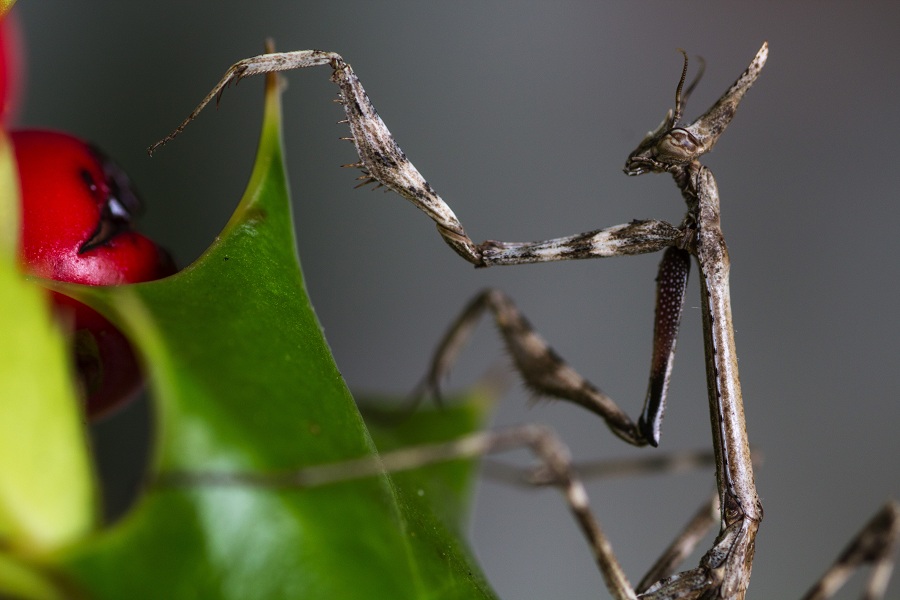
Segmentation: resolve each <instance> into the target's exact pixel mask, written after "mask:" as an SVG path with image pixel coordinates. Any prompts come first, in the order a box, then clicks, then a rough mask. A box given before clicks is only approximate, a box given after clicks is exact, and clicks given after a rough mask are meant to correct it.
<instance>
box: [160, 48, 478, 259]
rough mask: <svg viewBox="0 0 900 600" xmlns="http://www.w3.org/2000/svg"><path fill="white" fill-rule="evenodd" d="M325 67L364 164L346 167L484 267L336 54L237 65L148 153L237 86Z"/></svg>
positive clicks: (298, 54)
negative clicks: (403, 202) (413, 210)
mask: <svg viewBox="0 0 900 600" xmlns="http://www.w3.org/2000/svg"><path fill="white" fill-rule="evenodd" d="M323 65H329V66H331V68H332V69H333V74H332V76H331V81H333V82H334V83H336V84H337V85H338V87H339V88H340V90H341V93H340V102H341V104H342V105H343V107H344V112H345V114H346V115H347V120H346V122H347V123H348V124H349V125H350V131H351V133H352V134H353V135H352V137H350V138H347V139H350V140H352V141H353V143H354V144H355V145H356V151H357V154H358V155H359V162H358V163H354V164H352V165H346V166H353V167H358V168H360V169H361V170H362V171H363V177H362V178H361V179H362V180H363V184H365V183H369V182H373V183H374V182H377V183H379V184H381V185H383V186H385V187H386V188H388V189H390V190H392V191H394V192H396V193H398V194H400V195H401V196H403V197H404V198H406V199H407V200H409V201H410V202H412V203H413V204H414V205H415V206H417V207H418V208H419V209H421V210H422V211H423V212H424V213H425V214H427V215H428V216H429V217H430V218H431V219H432V220H433V221H434V222H435V224H436V225H437V229H438V232H439V233H440V234H441V237H443V239H444V241H445V242H447V244H449V245H450V247H451V248H453V249H454V250H455V251H456V253H457V254H459V255H460V256H462V257H463V258H465V259H466V260H467V261H469V262H470V263H472V264H474V265H476V266H483V263H482V261H481V254H480V251H479V250H478V248H477V247H476V246H475V244H474V243H473V242H472V240H471V239H470V238H469V236H468V235H466V232H465V231H464V230H463V227H462V224H461V223H460V222H459V219H457V218H456V215H455V214H454V213H453V211H452V210H451V209H450V207H449V206H448V205H447V203H446V202H444V201H443V200H442V199H441V197H440V196H439V195H438V194H437V192H435V191H434V189H433V188H432V187H431V186H430V185H429V184H428V182H427V181H426V180H425V178H424V177H423V176H422V174H421V173H419V171H418V170H417V169H416V168H415V167H414V166H413V164H412V163H411V162H410V161H409V159H408V158H406V154H404V153H403V150H401V149H400V146H398V145H397V142H395V141H394V137H393V135H391V132H390V130H388V128H387V126H386V125H385V124H384V121H382V120H381V117H379V116H378V112H377V111H376V110H375V107H374V106H373V105H372V103H371V101H369V97H368V95H367V94H366V91H365V89H363V86H362V84H361V83H360V81H359V78H358V77H357V76H356V74H355V73H354V72H353V69H352V68H350V65H348V64H347V63H346V62H344V59H343V58H341V56H340V55H339V54H337V53H335V52H325V51H322V50H299V51H295V52H280V53H269V54H261V55H259V56H254V57H252V58H247V59H244V60H242V61H240V62H237V63H235V64H234V65H232V66H231V68H229V69H228V71H226V72H225V76H224V77H222V79H221V80H220V81H219V83H218V84H216V86H215V87H214V88H213V89H212V91H210V92H209V94H207V95H206V98H204V99H203V101H202V102H200V104H199V105H198V106H197V108H195V109H194V111H193V112H192V113H191V114H190V115H189V116H188V117H187V118H186V119H185V120H184V121H182V123H181V124H180V125H179V126H178V127H177V128H176V129H175V130H174V131H173V132H172V133H170V134H169V135H167V136H166V137H165V138H163V139H162V140H160V141H158V142H156V143H155V144H153V145H152V146H150V148H148V149H147V151H148V152H149V153H150V154H153V152H154V151H155V150H156V149H157V148H159V147H160V146H162V145H164V144H166V143H168V142H169V141H171V140H172V139H173V138H174V137H175V136H177V135H178V134H179V133H181V132H182V131H184V128H185V127H187V125H188V124H189V123H190V122H191V121H193V120H194V119H195V118H196V117H197V115H199V114H200V111H202V110H203V108H204V107H205V106H206V105H207V104H209V103H210V102H211V101H212V100H213V98H216V99H217V100H218V98H219V97H220V96H221V94H222V92H223V91H224V90H225V88H226V87H227V86H228V85H229V84H231V83H232V82H234V83H237V82H238V81H240V80H241V79H243V78H245V77H250V76H252V75H260V74H263V73H272V72H277V71H291V70H294V69H304V68H307V67H318V66H323Z"/></svg>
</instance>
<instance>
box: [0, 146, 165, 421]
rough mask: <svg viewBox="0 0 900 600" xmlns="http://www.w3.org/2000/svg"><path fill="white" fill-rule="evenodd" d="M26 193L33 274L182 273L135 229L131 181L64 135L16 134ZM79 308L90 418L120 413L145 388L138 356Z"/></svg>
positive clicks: (27, 261) (80, 362) (137, 276)
mask: <svg viewBox="0 0 900 600" xmlns="http://www.w3.org/2000/svg"><path fill="white" fill-rule="evenodd" d="M10 138H11V139H12V143H13V147H14V150H15V154H16V161H17V163H18V167H19V185H20V189H21V194H22V240H21V246H22V260H23V262H24V265H25V268H26V270H27V271H28V272H30V273H32V274H34V275H38V276H40V277H45V278H48V279H56V280H58V281H68V282H73V283H82V284H87V285H117V284H123V283H137V282H141V281H149V280H152V279H158V278H160V277H165V276H167V275H170V274H172V273H174V272H175V267H174V264H173V262H172V259H171V258H170V257H169V255H168V253H166V252H165V250H163V249H161V248H160V247H158V246H157V245H156V244H155V243H153V242H152V241H151V240H150V239H148V238H146V237H144V236H143V235H141V234H139V233H137V232H135V231H134V230H133V217H134V215H135V214H136V213H137V212H138V211H139V210H140V201H139V200H138V197H137V195H136V194H135V192H134V190H133V188H132V186H131V182H130V181H129V179H128V177H127V175H125V173H124V172H123V171H122V170H121V169H120V168H119V167H118V166H117V165H116V164H115V163H113V162H112V161H110V160H109V159H108V158H106V157H105V156H104V155H103V154H102V153H101V152H100V151H99V150H97V149H96V148H93V147H92V146H90V145H88V144H86V143H84V142H82V141H81V140H79V139H77V138H74V137H72V136H70V135H67V134H64V133H57V132H52V131H41V130H23V131H14V132H12V133H11V134H10ZM55 302H56V304H57V306H58V307H60V308H61V309H63V308H69V309H74V315H75V317H74V329H75V332H76V333H75V351H76V363H77V366H78V373H79V376H80V378H81V383H82V387H83V388H84V390H85V393H86V396H87V411H88V414H89V415H91V416H97V415H99V414H100V413H102V412H105V411H107V410H108V409H110V408H112V407H114V406H118V405H120V404H122V403H123V402H124V401H126V400H127V399H128V398H129V397H130V396H132V395H133V393H134V392H135V391H137V389H139V387H140V384H141V378H140V371H139V369H138V366H137V361H136V359H135V356H134V352H133V351H132V350H131V347H130V346H129V345H128V342H127V341H126V340H125V338H124V336H123V335H122V334H121V332H119V331H118V330H117V329H116V328H115V327H113V326H112V324H110V323H109V322H108V321H106V319H104V318H103V317H101V316H100V315H99V314H97V313H96V312H94V311H93V310H91V309H90V308H88V307H87V306H84V305H82V304H80V303H77V302H75V301H73V300H70V299H68V298H65V297H62V296H58V295H56V296H55Z"/></svg>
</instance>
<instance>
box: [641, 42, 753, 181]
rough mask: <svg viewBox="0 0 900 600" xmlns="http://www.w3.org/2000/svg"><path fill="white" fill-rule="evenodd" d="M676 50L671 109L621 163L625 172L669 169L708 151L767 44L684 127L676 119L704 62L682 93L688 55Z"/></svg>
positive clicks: (701, 61) (695, 84)
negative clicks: (678, 67) (678, 60)
mask: <svg viewBox="0 0 900 600" xmlns="http://www.w3.org/2000/svg"><path fill="white" fill-rule="evenodd" d="M680 52H681V53H682V54H683V55H684V67H683V68H682V71H681V79H679V81H678V87H677V88H676V89H675V108H674V109H670V110H669V112H668V113H666V116H665V118H664V119H663V121H662V123H660V124H659V127H657V128H656V129H655V130H653V131H651V132H649V133H647V135H646V137H644V139H643V140H642V141H641V143H640V144H638V147H637V148H635V149H634V151H633V152H632V153H631V154H630V155H629V156H628V160H627V161H626V162H625V173H626V174H628V175H641V174H643V173H661V172H665V171H672V170H673V169H677V168H679V167H681V166H683V165H686V164H688V163H690V162H693V161H695V160H697V159H698V158H700V156H702V155H703V154H705V153H707V152H709V151H710V150H711V149H712V147H713V145H715V143H716V141H717V140H718V139H719V136H720V135H721V134H722V132H723V131H725V128H726V127H727V126H728V124H729V123H730V122H731V119H732V118H734V113H735V111H736V110H737V106H738V104H739V103H740V101H741V98H743V97H744V94H745V93H746V92H747V90H748V89H750V86H752V85H753V82H754V81H756V78H757V77H758V76H759V73H760V71H761V70H762V68H763V65H765V64H766V58H767V57H768V52H769V47H768V44H766V43H763V45H762V47H761V48H760V49H759V52H757V54H756V57H754V59H753V62H751V63H750V66H749V67H747V70H745V71H744V72H743V73H742V74H741V76H740V77H738V79H737V81H735V82H734V84H733V85H732V86H731V87H730V88H728V91H726V92H725V93H724V94H723V95H722V97H721V98H719V99H718V100H717V101H716V103H715V104H713V105H712V107H710V109H709V110H707V111H706V112H705V113H704V114H703V115H702V116H700V117H699V118H698V119H697V120H696V121H694V122H693V123H691V124H690V125H687V126H679V121H681V117H682V116H683V114H684V106H685V104H686V103H687V99H688V98H689V97H690V95H691V92H693V91H694V88H695V87H696V86H697V83H698V82H699V81H700V77H702V76H703V71H704V68H705V66H706V65H705V63H704V62H703V60H702V59H700V71H699V72H698V73H697V75H696V76H695V77H694V79H693V81H691V83H690V85H688V87H687V89H685V90H684V93H683V94H682V89H683V88H684V81H685V77H686V75H687V67H688V57H687V54H685V52H684V50H681V51H680Z"/></svg>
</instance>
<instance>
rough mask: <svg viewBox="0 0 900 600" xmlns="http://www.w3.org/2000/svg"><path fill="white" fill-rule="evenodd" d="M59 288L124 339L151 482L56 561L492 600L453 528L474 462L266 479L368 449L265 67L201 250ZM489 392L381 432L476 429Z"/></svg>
mask: <svg viewBox="0 0 900 600" xmlns="http://www.w3.org/2000/svg"><path fill="white" fill-rule="evenodd" d="M55 287H56V288H57V289H60V290H64V291H66V293H69V294H71V295H73V296H75V297H77V298H78V299H80V300H82V301H84V302H86V303H88V304H90V305H91V306H93V307H95V308H97V309H98V310H101V311H102V312H103V313H104V314H105V315H107V316H108V317H109V318H111V319H113V320H114V322H116V323H117V325H119V326H120V327H121V328H122V329H123V331H125V332H126V333H127V335H129V337H130V338H131V339H132V340H133V342H134V343H135V344H136V345H137V346H138V348H139V349H140V352H141V354H142V356H143V358H144V361H145V364H146V368H147V371H148V373H149V375H150V378H151V382H152V393H153V398H154V405H155V407H156V415H155V416H156V442H155V448H154V453H153V461H152V465H151V467H150V471H151V472H150V474H149V488H148V490H147V492H146V493H145V494H144V495H143V497H142V498H141V500H140V501H139V503H138V505H137V506H136V507H135V508H134V509H133V510H132V512H131V513H130V514H128V515H127V516H126V517H125V518H124V519H123V520H121V521H120V522H118V523H116V524H115V525H113V526H112V527H110V528H108V529H106V530H103V531H101V532H99V533H97V534H96V535H95V536H93V537H91V538H89V539H86V540H84V541H83V542H82V543H79V544H73V545H70V546H69V547H67V548H63V549H61V550H60V551H59V552H58V553H57V554H56V555H55V556H54V560H53V561H52V566H53V569H54V570H55V571H56V573H57V576H58V577H60V578H62V579H64V580H66V581H67V582H68V584H69V585H72V586H74V587H75V588H76V589H79V590H80V591H81V593H84V595H86V596H87V597H90V598H110V599H121V598H129V599H141V598H147V599H151V598H152V599H154V600H155V599H158V598H166V599H179V598H204V599H216V598H223V599H226V598H227V599H231V598H233V599H240V600H248V599H253V598H260V599H262V598H265V599H269V598H335V599H337V598H340V599H348V598H349V599H352V598H367V599H368V598H391V599H405V598H410V599H412V598H415V599H424V598H442V599H443V598H493V597H494V596H493V593H492V592H491V590H490V589H489V587H488V585H487V584H486V583H485V581H484V579H483V577H482V575H481V574H480V572H479V570H478V568H477V566H475V564H474V561H473V560H472V559H471V557H470V556H469V554H468V552H467V549H466V545H465V543H464V542H463V541H461V539H460V537H459V535H458V531H459V530H460V529H461V523H462V519H463V518H464V516H465V509H466V502H465V498H467V497H468V491H469V487H470V485H471V481H472V463H471V462H464V461H459V462H454V463H452V464H444V465H436V466H431V467H424V468H420V469H416V470H415V471H411V472H407V473H404V474H380V475H377V476H370V477H365V478H358V479H353V480H346V481H339V482H336V483H332V484H329V485H322V486H316V487H309V488H294V487H292V486H290V485H284V484H279V483H278V481H281V480H280V479H278V475H279V474H284V473H290V472H294V471H296V470H297V469H300V468H303V467H309V466H314V465H322V464H328V463H334V464H340V463H341V462H342V461H347V460H350V459H358V458H361V457H363V458H365V457H370V458H374V457H376V456H377V450H376V446H375V444H374V443H373V439H372V437H371V435H370V432H369V430H368V429H367V428H366V425H365V423H364V422H363V419H362V418H361V416H360V413H359V411H358V410H357V407H356V404H355V403H354V401H353V398H352V397H351V395H350V393H349V391H348V390H347V387H346V385H345V383H344V381H343V379H342V378H341V376H340V373H339V371H338V369H337V367H336V366H335V364H334V361H333V359H332V356H331V353H330V351H329V349H328V346H327V344H326V342H325V339H324V337H323V336H322V331H321V327H320V326H319V323H318V321H317V320H316V317H315V314H314V312H313V310H312V307H311V305H310V302H309V299H308V297H307V295H306V292H305V289H304V284H303V278H302V274H301V271H300V268H299V262H298V260H297V257H296V250H295V240H294V233H293V227H292V218H291V213H290V202H289V197H288V189H287V183H286V177H285V173H284V170H283V162H282V156H281V134H280V105H279V99H278V94H277V92H276V84H275V79H274V78H269V80H268V83H267V101H266V114H265V119H264V124H263V131H262V137H261V141H260V146H259V151H258V155H257V160H256V165H255V168H254V171H253V174H252V176H251V180H250V183H249V185H248V188H247V191H246V192H245V194H244V197H243V199H242V200H241V203H240V205H239V207H238V208H237V210H236V211H235V213H234V215H233V216H232V218H231V220H230V221H229V223H228V224H227V225H226V227H225V229H224V230H223V232H222V234H221V235H220V236H219V238H217V240H216V241H215V243H214V244H213V245H212V246H211V247H210V248H209V249H208V250H207V252H206V253H205V254H204V255H203V256H202V257H201V258H200V259H199V260H198V261H197V262H195V263H194V264H192V265H191V266H189V267H187V268H186V269H184V270H183V271H181V272H179V273H178V274H176V275H174V276H172V277H169V278H167V279H164V280H160V281H156V282H151V283H146V284H139V285H134V286H122V287H111V288H88V287H83V286H72V285H64V284H60V285H58V286H55ZM487 404H488V403H487V402H486V401H485V400H484V398H481V399H478V398H474V399H472V400H470V401H469V402H468V403H465V404H462V405H460V406H458V407H456V408H452V409H449V410H447V411H443V413H442V414H441V415H434V414H430V413H424V414H421V415H419V416H414V417H412V420H410V421H408V422H407V423H406V424H405V425H404V426H403V428H401V429H396V430H394V431H393V433H386V434H384V435H385V436H388V437H392V438H393V439H392V441H391V443H390V445H391V446H392V447H395V446H403V445H407V443H408V442H409V443H411V442H413V441H417V442H418V441H426V440H427V441H439V440H444V439H452V438H455V437H457V436H460V435H462V434H464V433H466V432H470V431H472V430H474V429H477V428H479V427H480V426H481V424H482V422H483V420H484V417H485V413H486V406H487ZM443 417H446V418H443ZM386 443H387V442H386ZM249 474H252V479H253V480H252V481H248V480H247V478H248V477H249ZM176 475H177V484H172V477H173V476H176ZM166 477H169V479H168V480H167V481H169V483H170V485H160V482H161V481H163V480H166Z"/></svg>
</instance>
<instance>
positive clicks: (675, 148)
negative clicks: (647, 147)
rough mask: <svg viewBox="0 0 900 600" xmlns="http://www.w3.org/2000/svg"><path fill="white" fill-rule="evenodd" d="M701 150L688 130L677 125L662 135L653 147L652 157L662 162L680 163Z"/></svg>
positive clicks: (698, 141)
mask: <svg viewBox="0 0 900 600" xmlns="http://www.w3.org/2000/svg"><path fill="white" fill-rule="evenodd" d="M702 152H703V149H702V147H701V144H700V140H698V139H697V138H696V137H695V136H694V135H693V134H692V133H691V132H690V131H688V130H687V129H682V128H680V127H677V128H675V129H673V130H671V131H669V132H668V133H667V134H665V135H664V136H662V137H661V138H660V140H659V141H658V142H657V143H656V146H654V147H653V157H654V158H655V159H656V160H658V161H659V162H662V163H668V164H680V163H686V162H690V161H692V160H694V159H695V158H697V156H699V155H700V154H701V153H702Z"/></svg>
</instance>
